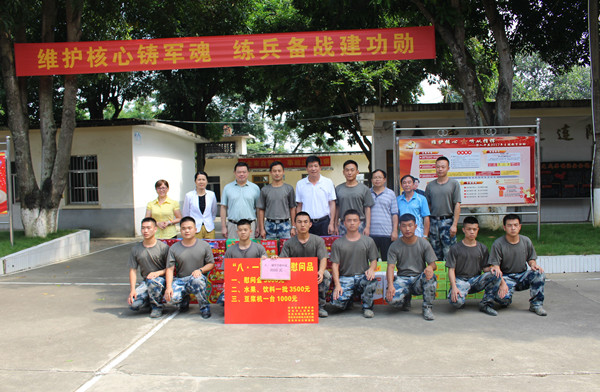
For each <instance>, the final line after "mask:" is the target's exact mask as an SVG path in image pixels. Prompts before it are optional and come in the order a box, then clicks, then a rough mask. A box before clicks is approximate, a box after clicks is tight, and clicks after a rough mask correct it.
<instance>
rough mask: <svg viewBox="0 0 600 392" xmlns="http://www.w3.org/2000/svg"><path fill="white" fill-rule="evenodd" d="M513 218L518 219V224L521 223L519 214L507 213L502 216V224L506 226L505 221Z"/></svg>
mask: <svg viewBox="0 0 600 392" xmlns="http://www.w3.org/2000/svg"><path fill="white" fill-rule="evenodd" d="M514 219H516V220H518V221H519V224H521V217H520V216H519V215H517V214H507V215H506V216H505V217H504V218H502V225H503V226H506V221H509V220H514Z"/></svg>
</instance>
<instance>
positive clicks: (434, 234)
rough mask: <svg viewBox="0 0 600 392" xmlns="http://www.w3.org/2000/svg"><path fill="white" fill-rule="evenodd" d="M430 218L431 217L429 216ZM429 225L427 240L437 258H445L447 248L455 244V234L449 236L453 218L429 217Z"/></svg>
mask: <svg viewBox="0 0 600 392" xmlns="http://www.w3.org/2000/svg"><path fill="white" fill-rule="evenodd" d="M430 218H431V217H430ZM429 221H430V222H431V224H430V226H429V242H430V243H431V247H432V248H433V251H434V252H435V254H436V256H437V258H438V260H446V256H447V255H448V250H450V247H451V246H452V245H454V244H456V236H454V237H451V236H450V227H451V226H452V222H453V221H454V220H453V218H447V219H435V218H431V219H430V220H429Z"/></svg>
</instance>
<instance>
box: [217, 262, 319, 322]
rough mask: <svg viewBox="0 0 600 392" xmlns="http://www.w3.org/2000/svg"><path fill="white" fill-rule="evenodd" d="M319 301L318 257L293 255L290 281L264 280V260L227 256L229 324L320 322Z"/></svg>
mask: <svg viewBox="0 0 600 392" xmlns="http://www.w3.org/2000/svg"><path fill="white" fill-rule="evenodd" d="M282 260H283V259H282ZM318 301H319V299H318V288H317V258H316V257H300V258H292V259H291V260H290V279H289V280H266V279H265V280H263V279H262V278H261V259H225V324H316V323H318V322H319V303H318Z"/></svg>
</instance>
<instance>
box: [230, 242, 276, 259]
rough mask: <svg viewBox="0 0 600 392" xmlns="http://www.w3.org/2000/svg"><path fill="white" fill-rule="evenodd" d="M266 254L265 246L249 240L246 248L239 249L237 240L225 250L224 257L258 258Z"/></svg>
mask: <svg viewBox="0 0 600 392" xmlns="http://www.w3.org/2000/svg"><path fill="white" fill-rule="evenodd" d="M266 255H267V251H266V250H265V247H264V246H262V245H261V244H257V243H256V242H251V243H250V247H248V249H240V243H239V242H237V243H235V244H233V245H231V246H230V247H229V248H227V250H226V251H225V258H226V259H257V258H258V259H260V258H261V257H263V256H266Z"/></svg>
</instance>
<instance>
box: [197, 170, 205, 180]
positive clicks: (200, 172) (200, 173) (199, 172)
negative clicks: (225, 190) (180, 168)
mask: <svg viewBox="0 0 600 392" xmlns="http://www.w3.org/2000/svg"><path fill="white" fill-rule="evenodd" d="M200 175H202V176H204V177H206V180H207V181H208V174H206V172H203V171H202V170H198V171H197V172H196V174H195V175H194V181H196V180H197V179H198V176H200Z"/></svg>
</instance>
